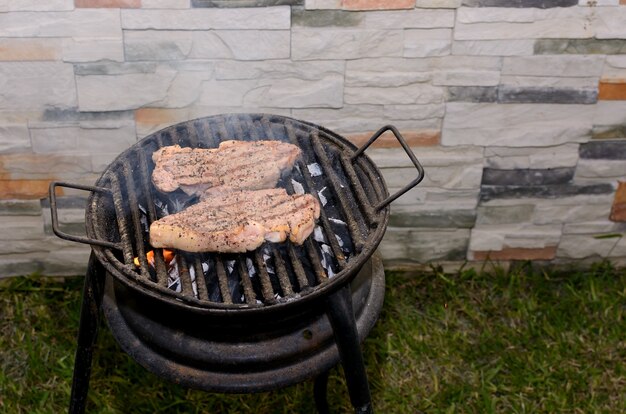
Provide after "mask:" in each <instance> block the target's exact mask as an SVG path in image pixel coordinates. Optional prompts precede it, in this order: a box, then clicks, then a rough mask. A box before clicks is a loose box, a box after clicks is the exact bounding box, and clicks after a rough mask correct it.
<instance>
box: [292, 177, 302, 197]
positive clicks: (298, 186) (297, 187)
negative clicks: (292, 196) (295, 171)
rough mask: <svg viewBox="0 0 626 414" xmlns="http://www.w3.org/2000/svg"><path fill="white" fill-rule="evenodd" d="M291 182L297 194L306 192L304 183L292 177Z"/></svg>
mask: <svg viewBox="0 0 626 414" xmlns="http://www.w3.org/2000/svg"><path fill="white" fill-rule="evenodd" d="M291 184H292V185H293V191H295V193H296V194H304V187H303V186H302V184H300V183H299V182H297V181H296V180H294V179H293V178H292V179H291Z"/></svg>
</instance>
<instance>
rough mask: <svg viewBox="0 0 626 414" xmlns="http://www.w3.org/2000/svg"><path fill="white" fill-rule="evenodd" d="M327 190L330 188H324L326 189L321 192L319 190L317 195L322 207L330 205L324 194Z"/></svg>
mask: <svg viewBox="0 0 626 414" xmlns="http://www.w3.org/2000/svg"><path fill="white" fill-rule="evenodd" d="M326 188H328V187H324V188H322V189H321V190H319V191H318V192H317V195H318V196H319V198H320V203H322V206H326V203H328V200H326V197H324V194H323V193H324V190H326Z"/></svg>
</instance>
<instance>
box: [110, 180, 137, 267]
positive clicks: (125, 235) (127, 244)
mask: <svg viewBox="0 0 626 414" xmlns="http://www.w3.org/2000/svg"><path fill="white" fill-rule="evenodd" d="M110 179H111V191H112V194H113V206H114V207H115V214H117V224H118V227H119V231H120V238H121V242H122V251H123V253H124V263H125V264H127V265H129V266H134V263H133V258H134V255H133V244H132V242H131V240H130V236H129V232H128V222H127V221H126V215H125V212H124V200H123V199H122V191H121V189H120V182H119V179H118V178H117V174H111V178H110Z"/></svg>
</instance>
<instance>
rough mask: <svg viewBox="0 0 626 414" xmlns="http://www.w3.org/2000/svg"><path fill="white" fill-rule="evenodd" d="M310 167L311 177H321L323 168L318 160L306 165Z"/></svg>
mask: <svg viewBox="0 0 626 414" xmlns="http://www.w3.org/2000/svg"><path fill="white" fill-rule="evenodd" d="M306 167H307V168H308V169H309V174H311V177H319V176H320V175H322V169H321V168H320V165H319V164H318V163H316V162H314V163H313V164H309V165H307V166H306Z"/></svg>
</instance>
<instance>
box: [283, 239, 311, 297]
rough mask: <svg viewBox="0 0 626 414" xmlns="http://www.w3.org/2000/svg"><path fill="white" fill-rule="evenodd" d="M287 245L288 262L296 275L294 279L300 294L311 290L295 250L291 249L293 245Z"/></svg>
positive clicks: (288, 243)
mask: <svg viewBox="0 0 626 414" xmlns="http://www.w3.org/2000/svg"><path fill="white" fill-rule="evenodd" d="M285 243H287V252H288V253H289V260H290V261H291V266H292V268H293V271H294V273H295V274H296V279H297V280H298V285H299V286H300V292H306V291H307V290H309V289H311V287H310V286H309V279H307V277H306V272H305V271H304V267H302V262H301V261H300V259H299V258H298V253H297V252H296V249H295V248H294V247H293V244H292V243H291V242H290V241H287V242H285Z"/></svg>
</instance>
